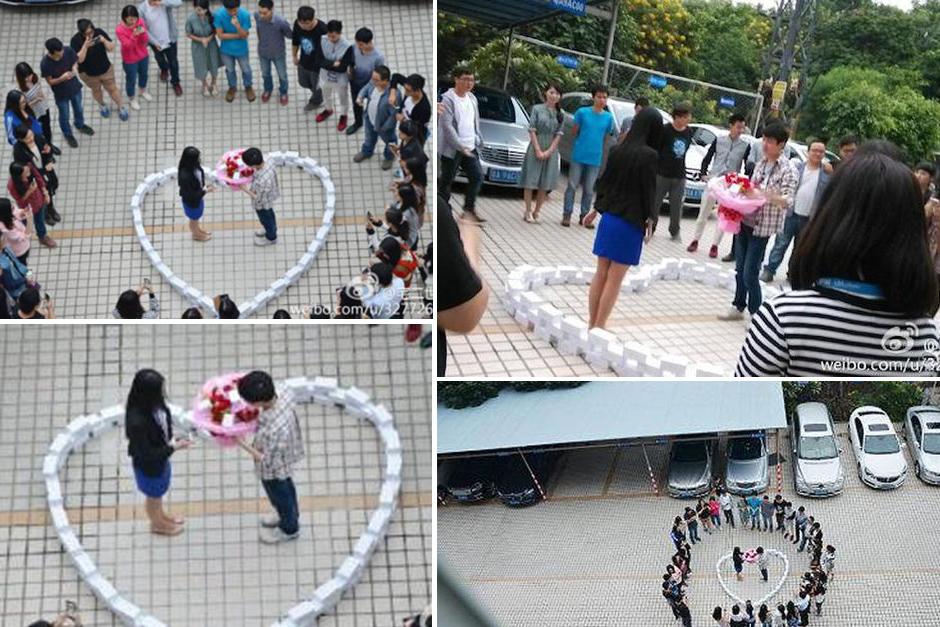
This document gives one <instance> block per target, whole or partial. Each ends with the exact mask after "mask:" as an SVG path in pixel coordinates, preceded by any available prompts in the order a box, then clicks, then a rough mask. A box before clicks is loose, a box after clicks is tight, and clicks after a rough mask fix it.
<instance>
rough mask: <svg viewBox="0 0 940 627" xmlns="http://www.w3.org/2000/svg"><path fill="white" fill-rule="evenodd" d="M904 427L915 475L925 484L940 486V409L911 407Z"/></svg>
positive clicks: (923, 406) (924, 406) (927, 406)
mask: <svg viewBox="0 0 940 627" xmlns="http://www.w3.org/2000/svg"><path fill="white" fill-rule="evenodd" d="M904 426H905V434H906V436H907V443H908V452H910V454H911V457H912V458H913V459H914V474H915V475H917V476H918V477H920V480H921V481H923V482H924V483H930V484H933V485H940V408H938V407H933V406H930V405H920V406H918V407H911V408H910V409H908V410H907V418H906V419H905V421H904Z"/></svg>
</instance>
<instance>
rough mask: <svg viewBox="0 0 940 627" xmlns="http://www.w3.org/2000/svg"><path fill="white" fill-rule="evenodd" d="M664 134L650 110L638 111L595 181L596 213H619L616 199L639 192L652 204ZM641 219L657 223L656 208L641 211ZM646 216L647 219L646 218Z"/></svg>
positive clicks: (660, 119) (656, 115) (659, 118)
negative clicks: (625, 134) (613, 211)
mask: <svg viewBox="0 0 940 627" xmlns="http://www.w3.org/2000/svg"><path fill="white" fill-rule="evenodd" d="M662 132H663V117H662V115H661V114H660V113H659V111H657V110H656V109H654V108H653V107H647V108H645V109H643V110H641V111H640V112H639V113H638V114H637V115H636V117H635V118H633V125H632V126H631V127H630V131H629V132H628V133H627V136H626V138H625V139H624V141H623V142H621V143H620V144H617V145H616V146H614V148H613V149H612V150H611V151H610V156H609V157H608V160H607V168H606V169H605V170H604V173H603V174H602V175H601V177H600V179H598V181H597V200H596V202H595V203H594V205H595V207H597V208H598V210H599V211H601V212H603V211H607V210H610V209H619V208H621V207H619V202H620V201H619V199H620V198H623V197H624V196H625V192H627V191H628V190H629V191H638V192H639V196H640V197H641V198H647V199H649V200H650V203H652V202H653V200H652V199H653V197H654V196H655V190H656V178H655V176H654V170H655V160H656V159H657V156H658V149H659V144H660V138H661V137H662ZM644 209H645V211H644V214H645V215H644V219H646V220H650V219H651V220H654V221H655V220H656V218H657V217H658V215H659V213H658V211H657V208H656V207H652V206H651V207H646V208H644ZM646 214H648V215H646Z"/></svg>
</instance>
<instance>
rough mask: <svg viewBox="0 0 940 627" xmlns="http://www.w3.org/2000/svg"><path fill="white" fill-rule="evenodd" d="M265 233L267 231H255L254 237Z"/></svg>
mask: <svg viewBox="0 0 940 627" xmlns="http://www.w3.org/2000/svg"><path fill="white" fill-rule="evenodd" d="M267 234H268V232H267V231H255V237H265V236H266V235H267Z"/></svg>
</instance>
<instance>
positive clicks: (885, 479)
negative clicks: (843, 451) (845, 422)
mask: <svg viewBox="0 0 940 627" xmlns="http://www.w3.org/2000/svg"><path fill="white" fill-rule="evenodd" d="M849 434H850V438H851V440H852V449H853V450H854V451H855V459H856V463H857V465H858V476H859V478H860V479H861V480H862V482H863V483H864V484H865V485H867V486H869V487H872V488H875V489H878V490H891V489H894V488H898V487H900V486H901V485H902V484H903V483H904V480H905V479H907V461H906V460H905V459H904V454H903V453H902V452H901V442H900V440H898V434H897V433H896V432H895V431H894V425H893V424H891V419H890V418H888V415H887V414H886V413H884V411H882V410H881V409H879V408H878V407H872V406H865V407H859V408H858V409H856V410H855V411H853V412H852V415H851V416H850V417H849Z"/></svg>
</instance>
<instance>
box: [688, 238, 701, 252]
mask: <svg viewBox="0 0 940 627" xmlns="http://www.w3.org/2000/svg"><path fill="white" fill-rule="evenodd" d="M686 250H687V251H688V252H690V253H694V252H695V251H696V250H698V240H697V239H694V240H692V243H691V244H689V246H688V248H686Z"/></svg>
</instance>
